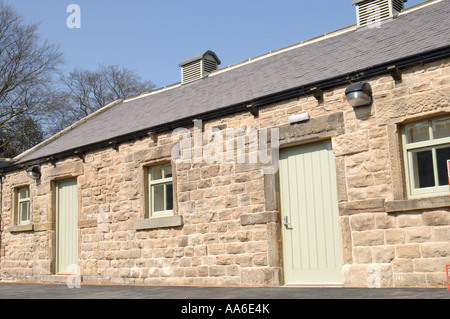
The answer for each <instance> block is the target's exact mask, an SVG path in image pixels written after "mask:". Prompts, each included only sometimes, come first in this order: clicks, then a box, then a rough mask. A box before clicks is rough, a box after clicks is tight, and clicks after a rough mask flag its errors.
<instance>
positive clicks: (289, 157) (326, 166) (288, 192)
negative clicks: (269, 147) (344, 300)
mask: <svg viewBox="0 0 450 319" xmlns="http://www.w3.org/2000/svg"><path fill="white" fill-rule="evenodd" d="M280 197H281V210H282V218H283V226H282V227H283V256H284V273H285V283H286V284H341V283H342V260H341V244H340V232H339V229H340V228H339V212H338V201H337V183H336V168H335V161H334V154H333V151H332V149H331V142H328V141H327V142H320V143H314V144H308V145H304V146H299V147H292V148H288V149H284V150H281V152H280Z"/></svg>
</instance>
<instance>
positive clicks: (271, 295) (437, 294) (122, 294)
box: [0, 283, 450, 300]
mask: <svg viewBox="0 0 450 319" xmlns="http://www.w3.org/2000/svg"><path fill="white" fill-rule="evenodd" d="M0 299H183V300H188V299H189V300H193V299H215V300H218V299H222V300H225V299H230V300H235V299H241V300H243V299H247V300H248V299H252V300H258V299H260V300H264V299H266V300H268V299H297V300H298V299H450V291H448V290H447V289H446V288H402V289H400V288H386V289H384V288H378V289H377V288H373V289H370V288H304V287H275V288H245V287H244V288H237V287H154V286H112V285H101V286H100V285H87V284H84V285H83V284H82V285H81V287H80V288H68V286H67V285H65V284H19V283H0Z"/></svg>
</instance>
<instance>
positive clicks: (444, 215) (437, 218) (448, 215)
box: [422, 203, 450, 226]
mask: <svg viewBox="0 0 450 319" xmlns="http://www.w3.org/2000/svg"><path fill="white" fill-rule="evenodd" d="M449 205H450V203H449ZM422 219H423V223H424V225H427V226H443V225H449V224H450V211H433V212H425V213H423V214H422Z"/></svg>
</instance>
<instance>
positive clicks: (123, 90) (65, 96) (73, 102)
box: [48, 65, 155, 133]
mask: <svg viewBox="0 0 450 319" xmlns="http://www.w3.org/2000/svg"><path fill="white" fill-rule="evenodd" d="M61 83H63V85H64V88H63V90H61V91H59V92H54V93H53V94H52V97H51V101H49V103H48V110H49V111H50V112H48V115H49V116H50V119H51V120H50V122H51V123H52V127H51V128H50V133H56V132H58V131H60V130H61V129H63V128H65V127H67V126H69V125H71V124H73V123H74V122H76V121H78V120H81V119H82V118H84V117H86V116H87V115H89V114H91V113H93V112H95V111H96V110H98V109H100V108H102V107H104V106H106V105H108V104H110V103H112V102H114V101H116V100H118V99H124V98H127V97H131V96H136V95H139V94H141V93H145V92H148V91H150V90H152V89H154V88H155V85H154V84H153V82H151V81H143V80H142V78H141V77H140V76H139V75H138V74H137V73H136V72H135V71H133V70H130V69H128V68H126V67H123V66H122V67H120V66H118V65H109V66H100V67H99V69H98V70H96V71H90V70H81V69H75V70H74V71H72V72H70V74H69V75H67V76H64V77H63V78H62V81H61Z"/></svg>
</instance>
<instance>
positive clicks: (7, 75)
mask: <svg viewBox="0 0 450 319" xmlns="http://www.w3.org/2000/svg"><path fill="white" fill-rule="evenodd" d="M37 28H38V25H37V24H30V25H26V24H24V22H23V19H22V17H21V16H20V15H19V14H18V13H16V12H15V11H14V9H13V8H11V7H10V6H7V5H5V4H4V3H3V2H2V0H0V133H1V134H2V136H3V137H4V136H11V134H6V133H5V132H3V131H5V130H6V129H10V127H11V126H10V125H8V124H9V123H10V122H12V121H14V120H15V119H16V118H18V117H21V116H31V115H33V114H36V113H38V112H39V111H41V110H42V109H43V108H44V107H45V105H46V104H47V102H48V97H47V95H46V94H45V93H44V92H45V91H47V90H48V85H49V83H51V80H52V76H53V75H54V74H55V72H56V71H57V68H58V66H59V65H60V64H61V63H62V62H63V61H62V54H61V53H60V52H59V50H58V49H57V48H56V47H55V46H53V45H50V44H49V43H47V42H46V41H41V40H40V38H39V36H38V34H37ZM14 135H16V134H14ZM5 143H8V141H7V140H6V141H5V140H4V141H3V143H1V144H0V147H2V146H4V145H5Z"/></svg>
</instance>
